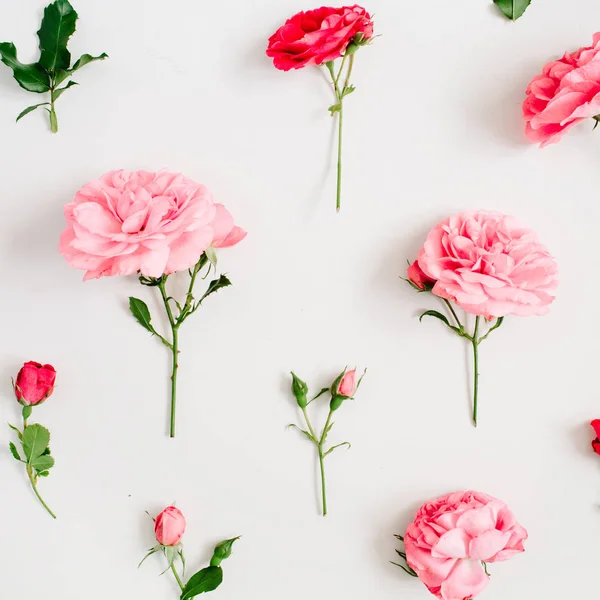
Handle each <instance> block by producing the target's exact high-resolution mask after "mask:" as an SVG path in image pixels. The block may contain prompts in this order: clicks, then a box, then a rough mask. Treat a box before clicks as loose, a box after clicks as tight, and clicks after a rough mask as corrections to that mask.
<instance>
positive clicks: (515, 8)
mask: <svg viewBox="0 0 600 600" xmlns="http://www.w3.org/2000/svg"><path fill="white" fill-rule="evenodd" d="M494 4H495V5H496V6H497V7H498V8H499V9H500V10H501V11H502V14H503V15H504V16H505V17H507V18H508V19H510V20H511V21H516V20H517V19H519V18H520V17H522V16H523V13H524V12H525V11H526V10H527V7H528V6H529V5H530V4H531V0H494Z"/></svg>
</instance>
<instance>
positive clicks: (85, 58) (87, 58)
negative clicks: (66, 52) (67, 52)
mask: <svg viewBox="0 0 600 600" xmlns="http://www.w3.org/2000/svg"><path fill="white" fill-rule="evenodd" d="M105 58H108V54H106V52H103V53H102V54H101V55H100V56H92V55H91V54H84V55H82V56H81V57H80V58H78V59H77V61H76V62H75V64H74V65H73V68H72V69H70V72H71V73H73V72H74V71H77V70H78V69H81V67H85V65H89V64H90V63H91V62H95V61H97V60H104V59H105Z"/></svg>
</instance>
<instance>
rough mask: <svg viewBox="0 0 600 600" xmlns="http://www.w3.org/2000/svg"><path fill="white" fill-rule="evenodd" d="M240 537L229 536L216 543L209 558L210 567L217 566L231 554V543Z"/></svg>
mask: <svg viewBox="0 0 600 600" xmlns="http://www.w3.org/2000/svg"><path fill="white" fill-rule="evenodd" d="M239 539H240V536H239V535H238V536H237V537H234V538H231V539H229V540H223V541H222V542H221V543H220V544H217V546H216V547H215V550H214V552H213V555H212V558H211V559H210V566H211V567H218V566H219V565H220V564H221V562H222V561H224V560H225V559H226V558H229V557H230V556H231V552H232V550H233V544H234V543H235V542H237V541H238V540H239Z"/></svg>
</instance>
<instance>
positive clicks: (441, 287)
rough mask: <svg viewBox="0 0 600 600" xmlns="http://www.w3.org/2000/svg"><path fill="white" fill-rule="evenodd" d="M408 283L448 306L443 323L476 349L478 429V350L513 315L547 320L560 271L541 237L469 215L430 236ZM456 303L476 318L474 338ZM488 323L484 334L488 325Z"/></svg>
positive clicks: (508, 220) (498, 218)
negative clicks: (538, 316) (439, 299)
mask: <svg viewBox="0 0 600 600" xmlns="http://www.w3.org/2000/svg"><path fill="white" fill-rule="evenodd" d="M406 281H408V283H410V284H411V286H412V287H413V288H415V289H416V290H417V291H419V292H431V293H432V294H433V295H434V296H438V297H439V298H441V299H442V301H443V302H444V303H445V305H446V307H447V308H448V311H449V318H450V320H449V318H448V317H447V316H446V315H443V314H442V313H440V312H438V311H435V310H428V311H425V312H424V313H423V314H422V315H421V317H420V319H419V320H422V319H423V317H426V316H428V317H434V318H436V319H439V320H440V321H441V322H442V323H443V324H444V325H445V326H446V327H448V328H449V329H450V330H451V331H453V332H454V333H456V334H457V335H458V336H460V337H462V338H464V339H466V340H467V341H468V342H469V343H470V344H471V346H472V348H473V362H474V381H473V424H474V425H475V426H477V415H478V391H479V345H480V344H481V342H483V341H484V340H485V339H487V337H488V336H489V335H490V333H492V332H493V331H495V330H496V329H498V327H500V326H501V325H502V322H503V320H504V318H505V317H506V316H508V315H518V316H528V315H544V314H546V313H547V312H548V307H549V306H550V304H551V303H552V302H553V301H554V298H555V290H556V287H557V286H558V267H557V264H556V261H555V260H554V259H553V258H552V256H551V255H550V253H549V252H548V250H547V249H546V247H545V246H544V245H542V244H541V242H540V241H539V239H538V237H537V236H536V234H535V233H534V232H533V231H531V230H530V229H528V228H526V227H524V226H523V225H521V224H520V223H519V222H518V221H517V220H516V219H514V218H513V217H509V216H506V215H503V214H501V213H497V212H489V211H472V210H471V211H466V212H464V213H460V214H458V215H454V216H452V217H450V218H448V219H445V220H444V221H442V222H441V223H440V224H438V225H437V226H436V227H434V228H433V229H432V230H431V232H430V233H429V234H428V236H427V239H426V240H425V245H424V246H423V249H422V250H421V251H420V253H419V257H418V259H417V261H416V262H415V263H413V264H412V265H411V266H410V267H409V269H408V278H407V280H406ZM452 303H454V304H455V305H456V306H457V307H458V308H461V309H463V310H464V311H465V312H466V313H468V314H471V315H474V316H475V326H474V329H473V332H472V333H469V332H468V331H467V329H466V327H465V325H464V324H463V323H462V322H461V320H460V318H459V316H458V314H457V312H456V310H455V309H454V306H453V304H452ZM482 319H483V321H484V322H485V323H486V324H488V328H487V331H483V330H482V329H483V326H484V323H483V321H482Z"/></svg>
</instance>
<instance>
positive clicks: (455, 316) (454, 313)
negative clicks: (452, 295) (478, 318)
mask: <svg viewBox="0 0 600 600" xmlns="http://www.w3.org/2000/svg"><path fill="white" fill-rule="evenodd" d="M443 300H444V302H445V303H446V306H447V307H448V308H449V309H450V312H451V313H452V316H453V317H454V319H455V321H456V323H457V325H458V326H459V327H460V328H461V329H463V325H462V323H461V322H460V319H459V318H458V315H457V314H456V311H455V310H454V308H452V304H450V302H448V300H446V299H445V298H443Z"/></svg>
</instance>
